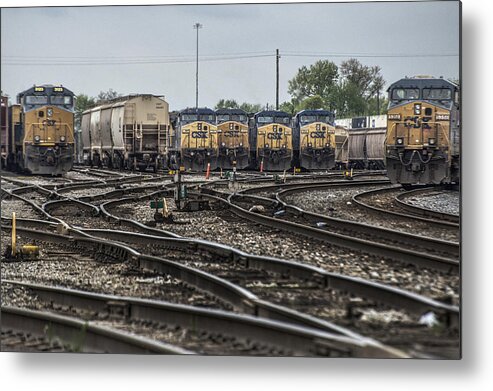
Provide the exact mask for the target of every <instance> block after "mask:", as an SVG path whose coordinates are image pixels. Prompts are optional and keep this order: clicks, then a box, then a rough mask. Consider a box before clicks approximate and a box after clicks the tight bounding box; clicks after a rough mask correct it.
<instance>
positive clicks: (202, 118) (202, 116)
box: [199, 114, 213, 122]
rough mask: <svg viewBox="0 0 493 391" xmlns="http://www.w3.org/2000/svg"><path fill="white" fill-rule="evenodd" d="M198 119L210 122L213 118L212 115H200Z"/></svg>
mask: <svg viewBox="0 0 493 391" xmlns="http://www.w3.org/2000/svg"><path fill="white" fill-rule="evenodd" d="M199 119H200V121H208V122H211V121H212V119H213V116H212V115H204V114H203V115H200V116H199Z"/></svg>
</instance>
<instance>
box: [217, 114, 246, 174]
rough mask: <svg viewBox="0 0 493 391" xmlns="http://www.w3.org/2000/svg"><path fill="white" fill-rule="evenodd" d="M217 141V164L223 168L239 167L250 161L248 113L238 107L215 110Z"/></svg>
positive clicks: (244, 166)
mask: <svg viewBox="0 0 493 391" xmlns="http://www.w3.org/2000/svg"><path fill="white" fill-rule="evenodd" d="M216 121H217V122H216V123H217V133H218V143H219V155H218V165H219V167H221V168H224V169H231V168H233V166H236V167H237V168H239V169H242V168H246V167H248V165H249V163H250V147H249V141H248V114H247V113H246V112H245V111H243V110H240V109H219V110H216Z"/></svg>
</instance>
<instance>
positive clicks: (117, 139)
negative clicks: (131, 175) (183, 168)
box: [81, 94, 171, 171]
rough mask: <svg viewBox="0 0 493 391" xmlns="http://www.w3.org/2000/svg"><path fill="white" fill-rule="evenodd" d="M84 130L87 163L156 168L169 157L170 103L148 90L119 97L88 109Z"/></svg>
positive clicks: (118, 166) (82, 125) (141, 168)
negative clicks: (148, 92)
mask: <svg viewBox="0 0 493 391" xmlns="http://www.w3.org/2000/svg"><path fill="white" fill-rule="evenodd" d="M81 132H82V143H83V148H82V153H83V160H84V163H86V164H89V165H92V166H102V165H106V166H108V167H113V168H128V169H140V170H146V169H148V168H151V169H153V170H154V171H156V170H157V169H158V168H159V167H161V166H162V165H163V164H164V163H165V160H166V147H167V140H168V139H169V135H170V132H171V123H170V118H169V106H168V103H167V102H166V101H165V100H164V98H163V97H161V96H155V95H149V94H139V95H129V96H125V97H120V98H116V99H113V100H110V101H108V102H106V103H105V104H103V105H100V106H97V107H94V108H92V109H90V110H86V111H85V112H84V113H83V114H82V122H81Z"/></svg>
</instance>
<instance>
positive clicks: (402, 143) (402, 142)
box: [395, 137, 404, 145]
mask: <svg viewBox="0 0 493 391" xmlns="http://www.w3.org/2000/svg"><path fill="white" fill-rule="evenodd" d="M395 143H396V144H397V145H404V137H397V138H396V140H395Z"/></svg>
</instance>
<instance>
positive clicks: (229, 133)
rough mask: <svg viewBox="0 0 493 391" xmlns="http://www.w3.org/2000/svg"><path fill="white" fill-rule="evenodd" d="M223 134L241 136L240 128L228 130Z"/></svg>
mask: <svg viewBox="0 0 493 391" xmlns="http://www.w3.org/2000/svg"><path fill="white" fill-rule="evenodd" d="M223 134H224V136H226V137H239V136H240V131H239V130H228V131H226V132H224V133H223Z"/></svg>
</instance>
